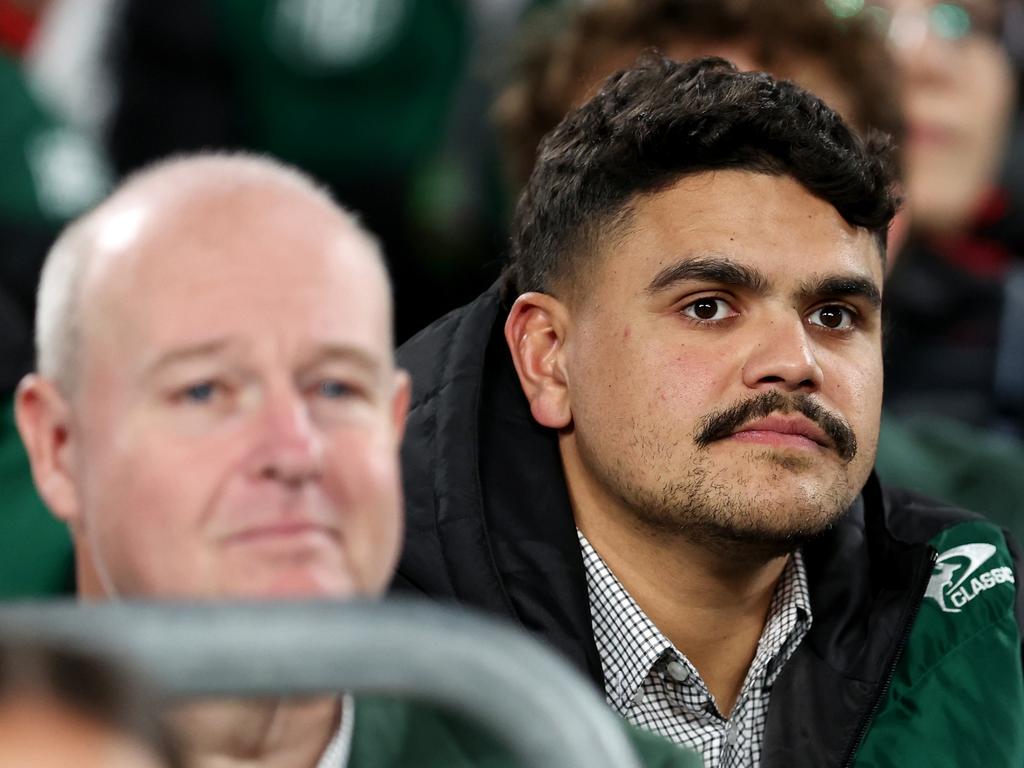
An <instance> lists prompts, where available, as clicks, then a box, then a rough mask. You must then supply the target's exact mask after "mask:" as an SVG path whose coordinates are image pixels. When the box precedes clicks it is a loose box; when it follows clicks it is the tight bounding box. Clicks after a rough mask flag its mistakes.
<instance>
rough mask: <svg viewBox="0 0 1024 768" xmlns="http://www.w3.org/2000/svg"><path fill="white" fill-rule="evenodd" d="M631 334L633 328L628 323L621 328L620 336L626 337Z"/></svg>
mask: <svg viewBox="0 0 1024 768" xmlns="http://www.w3.org/2000/svg"><path fill="white" fill-rule="evenodd" d="M632 335H633V329H632V328H630V327H629V326H628V325H627V326H626V327H625V328H623V329H622V338H623V339H628V338H629V337H630V336H632Z"/></svg>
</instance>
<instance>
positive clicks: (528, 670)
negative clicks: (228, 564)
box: [0, 601, 639, 768]
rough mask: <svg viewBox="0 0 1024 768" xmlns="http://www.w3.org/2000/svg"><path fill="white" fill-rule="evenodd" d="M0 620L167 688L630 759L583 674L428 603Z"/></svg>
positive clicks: (116, 611) (114, 606)
mask: <svg viewBox="0 0 1024 768" xmlns="http://www.w3.org/2000/svg"><path fill="white" fill-rule="evenodd" d="M0 631H3V632H12V633H17V634H19V635H28V636H33V637H35V636H39V637H44V638H46V639H50V640H55V641H58V642H64V643H69V644H72V645H75V646H77V647H84V648H86V649H97V650H99V651H102V652H104V653H107V654H114V655H117V656H120V657H124V658H125V659H126V660H127V661H130V662H132V663H134V664H135V665H137V666H139V667H140V668H141V669H142V670H144V671H146V672H147V673H148V674H149V676H150V677H151V678H152V679H153V680H154V682H156V683H157V684H158V685H161V686H162V687H163V689H164V690H165V691H166V692H168V693H170V694H172V695H175V696H197V697H198V696H216V695H230V696H259V695H267V694H281V695H301V694H312V693H324V692H334V691H342V690H347V691H352V692H355V693H375V694H384V695H394V696H401V697H410V698H415V699H419V700H426V701H430V702H435V703H437V704H439V705H443V706H446V707H448V708H451V709H453V710H456V711H459V712H461V713H463V714H464V715H466V716H468V717H469V718H470V719H472V720H473V721H474V722H477V723H479V724H480V725H481V726H482V727H483V728H484V729H486V730H488V731H490V732H491V733H492V734H493V735H494V736H495V737H496V738H497V740H498V741H499V742H501V743H504V744H505V745H506V746H507V747H508V748H509V750H510V751H511V752H512V754H514V755H516V756H517V757H518V758H519V759H520V760H521V761H522V764H523V765H524V766H535V767H537V768H541V767H543V768H556V767H557V768H639V763H638V761H637V758H636V755H635V753H634V751H633V749H632V747H631V745H630V743H629V740H628V738H627V737H626V735H625V731H624V729H623V727H622V724H621V722H620V721H619V720H618V719H617V718H616V717H615V716H614V715H613V714H612V713H611V711H610V710H609V709H608V708H607V706H606V705H605V703H604V702H603V701H602V700H601V698H600V697H599V696H598V694H597V692H596V691H594V690H593V689H592V688H591V687H590V685H589V684H588V683H587V682H586V681H585V680H584V679H583V678H582V677H581V676H580V675H579V674H577V673H576V671H575V670H573V669H571V668H570V667H569V666H568V664H566V663H565V662H564V661H562V660H561V659H560V658H557V657H556V656H555V655H554V653H553V652H551V651H550V650H548V649H547V648H544V647H542V646H541V645H540V644H539V643H538V642H537V641H536V640H534V639H533V638H530V637H528V636H527V635H526V634H525V633H524V632H522V631H520V630H517V629H513V628H510V627H508V626H505V625H502V624H499V623H497V622H496V621H494V620H491V619H486V618H483V617H480V616H477V615H471V614H468V613H464V612H462V611H457V610H454V609H449V608H443V607H441V606H437V605H434V604H426V603H420V602H410V601H401V602H399V601H394V602H385V603H365V602H354V603H344V604H340V603H328V602H298V603H296V602H289V603H230V604H224V603H206V604H196V603H189V604H181V603H132V602H119V603H90V604H81V603H74V602H70V601H58V602H46V603H7V604H0Z"/></svg>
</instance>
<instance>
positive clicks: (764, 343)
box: [743, 312, 823, 393]
mask: <svg viewBox="0 0 1024 768" xmlns="http://www.w3.org/2000/svg"><path fill="white" fill-rule="evenodd" d="M822 379H823V374H822V370H821V365H820V364H819V363H818V359H817V356H816V353H815V347H814V341H813V339H812V338H811V336H810V332H809V329H808V328H807V325H806V323H805V322H804V319H803V318H802V317H800V316H799V315H797V314H796V313H794V312H788V313H785V315H783V314H782V313H780V315H779V316H778V317H775V318H772V319H770V320H768V321H767V324H766V325H764V326H761V327H760V328H759V329H758V331H757V333H756V336H755V338H754V339H753V340H752V341H751V344H750V351H749V353H748V354H747V357H746V360H745V361H744V364H743V383H744V384H745V385H746V386H747V387H749V388H751V389H767V388H772V387H774V388H778V389H783V390H785V391H787V392H801V391H802V392H807V393H810V392H815V391H817V390H818V389H820V387H821V384H822Z"/></svg>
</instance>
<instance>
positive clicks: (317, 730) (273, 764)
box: [173, 696, 340, 768]
mask: <svg viewBox="0 0 1024 768" xmlns="http://www.w3.org/2000/svg"><path fill="white" fill-rule="evenodd" d="M339 702H340V700H339V698H338V697H336V696H334V697H328V698H318V699H302V700H293V699H288V700H285V699H281V700H255V699H253V700H241V699H232V700H217V701H202V702H196V703H191V704H188V705H185V706H183V707H180V708H179V709H177V710H176V711H175V712H174V714H173V723H174V725H175V727H176V729H177V731H178V733H179V734H180V736H181V738H182V739H183V741H184V744H185V749H186V752H187V754H188V766H189V768H249V767H250V766H251V767H253V768H256V767H257V766H258V768H315V766H316V765H317V762H318V761H319V760H320V756H321V755H322V754H323V752H324V750H325V749H326V748H327V745H328V743H330V740H331V737H332V736H333V735H334V732H335V730H336V729H337V727H338V719H339V711H340V709H339V708H340V703H339Z"/></svg>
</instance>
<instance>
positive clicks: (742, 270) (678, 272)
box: [647, 256, 769, 295]
mask: <svg viewBox="0 0 1024 768" xmlns="http://www.w3.org/2000/svg"><path fill="white" fill-rule="evenodd" d="M684 280H699V281H701V282H707V283H721V284H723V285H732V286H736V287H737V288H746V289H748V290H750V291H753V292H754V293H765V292H766V291H767V290H768V284H769V281H768V278H767V277H766V276H765V274H764V273H763V272H762V271H761V270H759V269H756V268H754V267H748V266H747V265H745V264H739V263H737V262H735V261H733V260H732V259H729V258H726V257H724V256H694V257H692V258H688V259H683V260H682V261H678V262H676V263H675V264H670V265H669V266H667V267H665V268H664V269H662V270H661V271H660V272H658V274H656V275H655V276H654V279H652V280H651V282H650V283H649V284H648V286H647V293H648V294H650V295H654V294H657V293H660V292H661V291H664V290H667V289H669V288H671V287H672V286H674V285H676V284H677V283H681V282H683V281H684Z"/></svg>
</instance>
